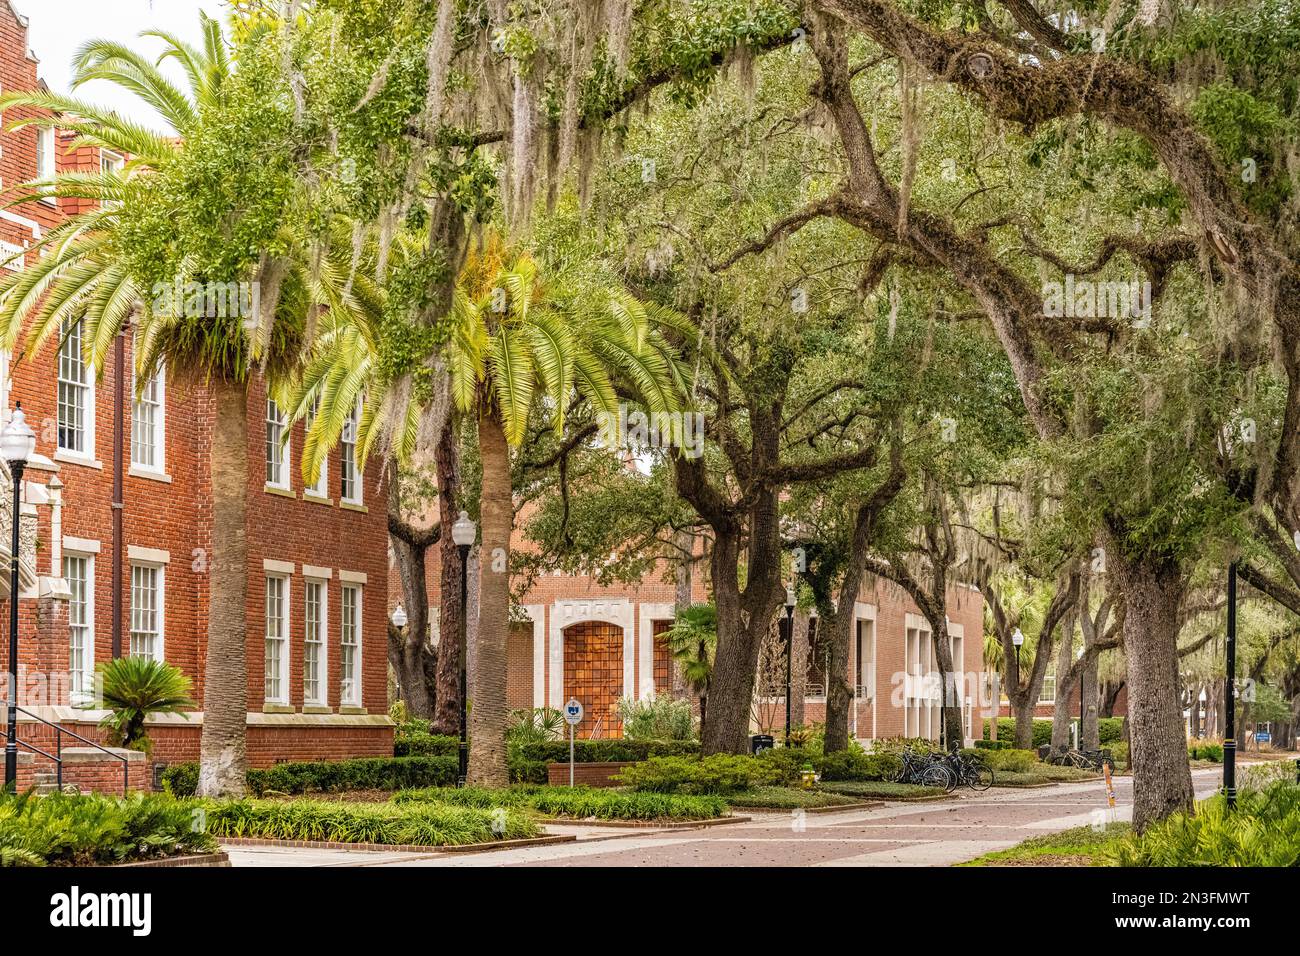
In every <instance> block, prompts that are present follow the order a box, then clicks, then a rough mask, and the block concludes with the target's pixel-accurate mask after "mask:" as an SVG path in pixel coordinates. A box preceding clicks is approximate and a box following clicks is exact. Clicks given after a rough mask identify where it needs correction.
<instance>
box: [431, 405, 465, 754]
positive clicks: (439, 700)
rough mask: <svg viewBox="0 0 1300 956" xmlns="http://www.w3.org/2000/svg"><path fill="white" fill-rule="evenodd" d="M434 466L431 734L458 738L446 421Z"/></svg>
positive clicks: (456, 613) (453, 478) (455, 573)
mask: <svg viewBox="0 0 1300 956" xmlns="http://www.w3.org/2000/svg"><path fill="white" fill-rule="evenodd" d="M433 457H434V467H435V470H436V474H437V479H438V521H439V523H440V524H441V525H442V536H441V537H440V538H439V539H438V557H439V560H440V562H441V568H440V573H439V576H438V590H439V601H438V670H437V676H436V677H435V679H434V686H435V688H436V689H435V693H434V710H433V732H434V733H436V734H447V735H449V736H452V737H458V736H460V709H461V707H462V702H461V699H460V669H461V660H460V626H461V624H460V622H461V613H462V610H463V609H462V608H461V606H460V576H461V561H460V549H459V548H457V547H456V542H455V540H454V539H453V538H452V536H451V528H452V525H454V524H455V523H456V519H457V517H459V508H458V507H457V494H458V493H459V491H460V456H459V455H458V454H457V448H456V427H455V425H454V424H453V422H452V420H451V419H449V420H448V422H447V424H446V425H445V426H444V427H443V430H442V435H441V436H440V437H439V439H438V445H437V447H436V448H435V449H434V453H433Z"/></svg>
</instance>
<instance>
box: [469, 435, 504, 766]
mask: <svg viewBox="0 0 1300 956" xmlns="http://www.w3.org/2000/svg"><path fill="white" fill-rule="evenodd" d="M478 444H479V457H480V459H481V461H482V465H483V483H482V489H481V491H480V492H479V516H480V520H481V521H482V525H483V538H482V556H481V558H480V562H479V620H478V634H477V638H476V643H477V655H476V659H475V663H474V683H473V689H472V690H471V692H470V752H469V781H468V782H469V783H470V784H471V785H474V786H485V787H504V786H506V785H507V784H508V783H509V771H508V769H507V767H506V743H505V734H506V721H507V719H508V717H509V711H508V708H507V706H506V634H507V629H508V627H509V620H510V532H511V529H512V527H513V525H514V517H515V516H514V501H513V499H512V497H511V493H510V492H511V487H510V452H509V449H508V447H507V445H506V435H505V432H504V431H503V430H502V428H501V422H500V420H499V419H498V418H497V416H496V414H495V413H494V412H492V411H485V412H483V413H481V414H480V415H479V420H478Z"/></svg>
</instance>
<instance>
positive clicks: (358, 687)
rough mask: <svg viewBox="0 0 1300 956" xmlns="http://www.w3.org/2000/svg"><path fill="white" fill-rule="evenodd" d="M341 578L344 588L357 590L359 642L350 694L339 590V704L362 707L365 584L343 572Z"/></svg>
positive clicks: (341, 598) (354, 652)
mask: <svg viewBox="0 0 1300 956" xmlns="http://www.w3.org/2000/svg"><path fill="white" fill-rule="evenodd" d="M339 579H340V580H341V581H342V584H343V589H346V588H351V589H352V590H353V591H354V592H356V616H357V617H356V635H357V643H356V646H355V647H354V648H353V651H352V694H351V695H348V694H347V693H346V692H345V689H346V686H347V685H346V684H345V680H346V676H345V675H344V674H343V668H342V660H343V651H342V647H343V621H344V617H343V607H344V604H343V591H342V590H340V592H339V664H340V667H339V706H340V707H361V706H363V703H362V702H363V701H364V700H365V695H364V694H363V693H362V683H363V681H362V675H363V674H364V673H365V671H364V670H363V668H362V663H363V659H364V658H363V648H364V647H365V643H366V641H365V600H366V594H365V591H366V589H365V585H364V584H362V583H361V582H358V581H353V580H350V579H348V578H344V577H343V574H342V572H340V573H339Z"/></svg>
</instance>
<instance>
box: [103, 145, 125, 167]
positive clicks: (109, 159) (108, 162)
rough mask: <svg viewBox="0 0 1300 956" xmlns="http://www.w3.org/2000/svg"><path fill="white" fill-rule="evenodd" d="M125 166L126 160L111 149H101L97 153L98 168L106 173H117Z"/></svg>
mask: <svg viewBox="0 0 1300 956" xmlns="http://www.w3.org/2000/svg"><path fill="white" fill-rule="evenodd" d="M125 165H126V160H125V159H124V158H123V157H122V154H121V153H115V152H113V151H112V150H111V149H101V150H100V151H99V168H100V169H101V170H103V171H104V172H106V173H116V172H119V171H120V170H121V169H122V167H123V166H125Z"/></svg>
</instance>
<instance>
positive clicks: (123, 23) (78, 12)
mask: <svg viewBox="0 0 1300 956" xmlns="http://www.w3.org/2000/svg"><path fill="white" fill-rule="evenodd" d="M10 2H11V3H13V6H14V9H15V10H17V11H18V12H19V13H21V14H22V15H23V16H25V17H27V19H28V21H29V23H28V27H27V43H28V46H30V47H31V49H32V52H34V53H35V54H36V58H37V59H38V60H40V66H39V67H38V71H39V73H40V76H41V78H42V79H43V80H45V82H46V83H48V84H49V86H50V89H52V90H54V91H55V92H57V93H69V92H71V83H72V69H71V67H72V58H73V56H74V55H75V54H76V52H77V50H78V49H80V47H81V45H82V44H84V43H85V42H86V41H87V40H96V39H108V40H115V41H118V42H121V43H126V44H128V45H129V46H131V47H132V49H136V50H139V51H141V52H142V53H148V54H151V56H156V55H157V53H158V52H159V50H160V49H161V45H162V44H161V41H160V40H156V39H154V38H152V37H147V38H144V39H141V38H140V33H141V32H142V31H144V30H166V31H168V32H170V33H175V34H176V35H178V36H180V37H181V38H182V39H184V40H187V41H189V42H190V43H194V44H195V45H198V44H199V10H204V11H206V12H207V14H208V15H209V16H212V17H216V18H218V19H221V20H224V19H225V16H226V13H227V10H226V7H225V4H224V3H222V2H221V0H10ZM164 72H165V73H167V74H168V75H169V76H174V77H177V78H178V79H179V74H177V73H175V71H174V69H173V67H172V65H170V64H169V65H168V66H166V67H164ZM77 96H79V97H80V98H82V99H84V100H88V101H89V102H91V103H94V104H96V105H100V106H108V107H111V108H112V109H114V110H116V111H117V112H118V113H119V114H121V115H123V116H127V117H129V118H131V119H133V120H136V121H137V122H140V123H144V124H146V125H148V126H151V127H153V128H155V129H159V130H164V131H165V130H166V124H164V123H163V121H162V120H161V119H160V118H159V117H158V115H157V114H156V113H154V112H153V111H152V110H150V109H149V108H148V107H146V106H144V105H143V104H142V103H140V101H139V100H137V99H135V98H134V97H132V96H131V95H130V94H129V93H127V92H125V91H123V90H119V89H118V88H117V87H115V86H113V85H112V84H111V83H104V82H96V83H88V84H86V85H85V86H83V87H82V88H81V89H80V90H78V91H77Z"/></svg>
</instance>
